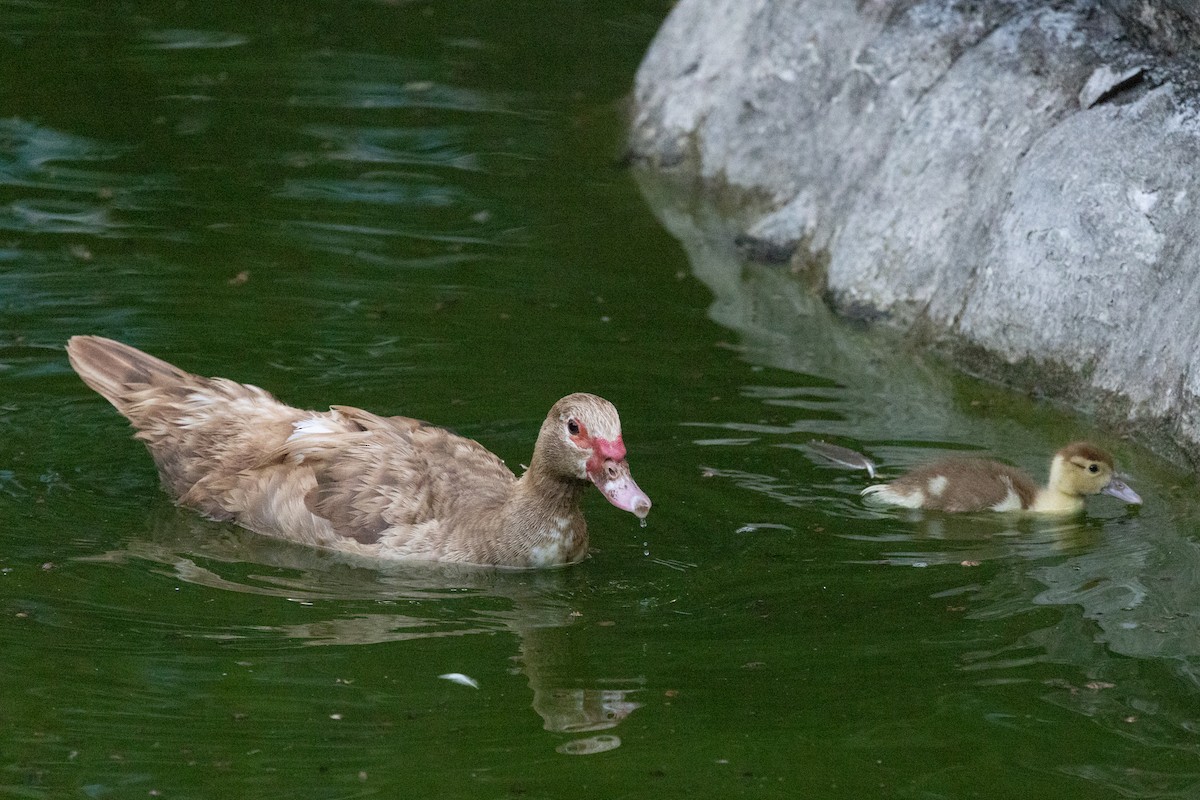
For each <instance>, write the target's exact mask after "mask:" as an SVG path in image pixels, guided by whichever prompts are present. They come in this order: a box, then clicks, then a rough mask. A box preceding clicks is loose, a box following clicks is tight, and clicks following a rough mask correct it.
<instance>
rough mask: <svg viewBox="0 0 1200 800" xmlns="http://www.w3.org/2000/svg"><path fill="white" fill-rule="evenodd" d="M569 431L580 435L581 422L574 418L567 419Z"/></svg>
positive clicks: (574, 434)
mask: <svg viewBox="0 0 1200 800" xmlns="http://www.w3.org/2000/svg"><path fill="white" fill-rule="evenodd" d="M567 433H569V434H571V435H572V436H578V435H579V423H578V422H576V421H575V420H573V419H569V420H567Z"/></svg>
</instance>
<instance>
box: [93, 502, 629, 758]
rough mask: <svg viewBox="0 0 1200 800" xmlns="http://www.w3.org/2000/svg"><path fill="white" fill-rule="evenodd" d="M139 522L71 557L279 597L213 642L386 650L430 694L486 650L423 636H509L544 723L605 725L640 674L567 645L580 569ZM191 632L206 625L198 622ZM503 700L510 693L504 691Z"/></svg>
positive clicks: (565, 729) (162, 519) (490, 686)
mask: <svg viewBox="0 0 1200 800" xmlns="http://www.w3.org/2000/svg"><path fill="white" fill-rule="evenodd" d="M146 527H147V536H139V537H135V538H133V539H130V540H129V541H128V542H126V543H125V544H124V545H123V546H122V547H121V548H120V549H115V550H112V551H109V552H107V553H104V554H100V555H94V556H89V557H85V558H82V559H80V561H83V562H90V563H93V564H127V563H133V564H139V565H141V566H139V567H138V568H139V569H144V568H145V566H144V565H145V563H146V562H149V563H150V564H156V565H161V566H162V567H165V568H166V569H167V570H169V573H168V574H169V575H171V576H172V577H173V578H175V579H177V580H182V581H186V582H188V583H191V584H193V585H197V586H203V587H207V588H208V589H209V590H216V591H221V592H241V593H246V594H249V595H256V596H259V597H263V598H279V599H280V600H281V601H283V602H284V603H285V604H286V606H287V608H286V609H285V610H283V611H281V612H280V613H279V614H278V615H273V614H271V613H270V609H271V608H278V606H272V604H271V603H270V601H266V602H265V603H264V604H258V605H256V606H255V607H256V608H259V609H265V611H260V612H259V613H256V615H255V620H254V623H255V624H254V625H253V626H252V627H251V628H250V629H247V628H246V626H245V625H244V620H242V619H234V620H230V622H229V625H230V627H229V629H228V631H222V632H221V633H219V634H217V635H218V636H220V637H222V638H224V637H225V636H226V635H228V636H229V637H230V638H238V639H242V638H246V637H248V636H249V637H254V638H255V639H259V640H262V641H264V642H269V641H276V640H278V641H279V642H280V643H285V642H293V643H295V644H297V645H301V646H304V647H327V646H331V647H334V648H347V647H350V648H358V647H375V648H387V649H385V650H380V651H379V652H377V653H376V657H377V658H384V659H385V660H389V659H390V658H392V657H393V656H395V657H396V659H397V660H398V661H401V662H403V663H404V664H407V665H410V666H408V667H406V668H405V669H406V671H407V672H406V674H408V675H409V676H410V679H409V680H408V681H406V683H414V682H415V683H416V684H417V685H416V687H415V688H413V689H412V691H414V692H421V691H430V692H436V691H438V683H439V681H438V680H437V678H438V677H439V672H441V671H443V670H445V669H447V668H453V669H456V670H462V671H463V672H465V673H469V674H471V675H473V676H474V677H479V672H480V671H487V670H488V669H489V667H488V666H487V664H486V659H487V658H489V657H488V656H485V655H483V654H484V653H494V652H495V648H494V647H492V646H491V645H489V646H486V647H480V648H467V649H465V650H464V649H462V648H451V649H449V650H446V649H442V648H440V647H439V646H437V645H435V644H431V642H432V641H433V640H439V639H454V638H458V637H463V636H468V637H470V636H479V635H481V634H482V635H483V636H485V637H486V638H487V639H488V640H489V641H495V640H496V639H497V638H498V637H499V638H501V639H503V640H504V641H510V640H511V641H512V643H513V644H512V647H513V651H512V653H511V659H512V662H513V663H514V664H515V669H516V670H517V671H519V672H520V673H522V674H523V675H524V676H525V677H526V679H527V680H528V684H529V689H530V691H531V697H530V704H531V706H532V708H533V710H534V711H535V712H536V713H537V715H538V717H539V718H540V720H541V727H542V728H544V729H545V730H547V731H553V732H557V733H571V734H578V733H583V732H591V731H605V730H609V729H612V728H615V727H616V726H617V725H619V724H620V723H621V721H622V720H624V719H625V718H626V717H627V716H629V714H631V713H633V711H635V710H636V709H638V708H639V707H640V706H641V704H640V703H638V702H636V701H635V700H634V699H633V698H634V697H636V696H637V695H636V693H637V692H639V691H641V690H643V689H644V684H645V678H644V677H642V676H641V675H640V674H638V673H636V672H633V673H629V672H613V671H610V670H608V669H606V668H605V666H604V659H603V656H604V652H602V651H597V650H594V649H589V648H587V647H583V646H581V645H580V644H579V642H580V632H579V631H578V629H577V628H578V626H579V625H581V624H586V623H585V622H583V620H585V619H586V618H587V617H586V616H585V617H582V618H581V617H580V613H579V611H578V609H577V608H576V607H575V606H572V605H570V604H568V602H567V601H565V600H564V597H565V596H566V595H569V594H571V592H570V591H569V587H571V586H573V585H576V584H577V582H579V581H582V580H586V578H585V576H583V575H581V574H580V573H577V572H573V571H568V570H539V571H530V570H522V571H514V570H496V569H489V568H482V567H477V566H471V565H465V564H421V563H413V562H404V561H393V562H383V563H381V562H379V561H377V560H376V561H368V560H366V559H362V558H359V557H356V556H353V555H348V554H346V553H340V552H333V551H328V550H319V549H315V548H311V547H300V546H296V545H293V544H290V543H288V542H282V541H279V540H273V539H269V538H267V537H264V536H257V535H255V534H253V533H250V532H247V531H244V530H241V529H239V528H234V527H232V526H224V525H212V524H210V523H206V522H204V521H203V520H200V519H198V518H196V517H194V516H192V515H190V514H181V513H180V512H179V511H178V510H177V509H173V508H169V507H159V508H157V509H155V511H154V512H153V514H152V518H151V519H149V520H148V524H147V526H146ZM248 565H252V567H253V568H247V567H248ZM296 602H302V603H304V604H305V605H306V606H307V611H306V612H305V614H304V615H303V616H302V617H301V618H300V619H299V620H298V619H297V618H296V616H295V615H294V614H292V613H290V612H291V609H292V607H293V604H294V603H296ZM584 613H587V611H586V607H585V612H584ZM202 635H203V636H206V637H207V636H212V635H213V632H212V630H211V629H210V628H208V627H206V628H205V630H204V633H203V634H202ZM373 652H374V651H373ZM446 652H453V653H457V654H460V655H465V660H464V659H460V658H456V660H454V661H452V662H445V661H444V660H443V659H442V658H441V657H438V656H437V654H439V653H446ZM431 656H434V657H432V658H431ZM501 659H502V660H503V659H504V657H503V656H501ZM422 664H425V666H422ZM493 671H494V670H493ZM422 684H423V685H424V688H422ZM498 688H501V687H498V686H497V685H496V682H495V681H494V680H491V681H489V680H480V686H479V690H480V691H481V692H484V693H488V692H492V691H495V690H497V689H498ZM488 702H493V701H488ZM505 702H516V703H518V704H519V702H520V701H519V699H518V698H517V697H516V696H510V697H508V699H507V700H506V701H505ZM531 724H533V725H536V722H534V723H531ZM606 741H608V740H606ZM581 746H582V745H581Z"/></svg>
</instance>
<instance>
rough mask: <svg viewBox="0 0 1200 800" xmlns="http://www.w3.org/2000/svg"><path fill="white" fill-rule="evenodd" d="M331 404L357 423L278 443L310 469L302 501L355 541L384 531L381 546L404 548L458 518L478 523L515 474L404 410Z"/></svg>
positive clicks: (487, 520) (491, 514)
mask: <svg viewBox="0 0 1200 800" xmlns="http://www.w3.org/2000/svg"><path fill="white" fill-rule="evenodd" d="M336 411H337V412H338V413H339V414H341V415H344V416H345V417H347V418H348V419H349V420H350V421H352V422H353V423H354V424H356V425H358V426H359V427H360V428H361V431H360V432H359V433H356V434H352V435H346V434H338V435H331V436H325V435H321V434H313V435H307V436H296V437H294V438H293V439H292V440H291V441H289V442H288V443H287V444H286V445H284V447H283V448H281V450H282V451H283V453H282V454H283V455H284V457H286V458H289V459H293V460H298V461H299V462H300V463H302V464H303V465H305V466H306V467H308V468H309V469H311V470H312V473H313V476H314V478H315V481H316V485H315V487H314V488H313V489H312V491H310V492H309V493H308V494H307V495H306V496H305V498H304V503H305V505H306V506H307V508H308V509H309V511H311V512H312V513H313V514H315V515H316V516H318V517H321V518H323V519H326V520H328V521H329V523H330V525H332V527H333V530H334V531H335V532H336V533H337V535H339V536H343V537H346V538H350V539H354V540H356V541H358V542H361V543H363V544H375V543H377V542H379V541H380V540H381V539H382V538H384V537H385V536H386V537H387V538H388V546H389V548H396V549H404V548H405V547H406V546H407V545H406V542H407V540H410V539H414V540H415V539H416V538H429V537H421V534H422V533H428V532H430V530H431V529H436V528H442V527H458V524H457V523H458V521H459V520H462V519H475V520H477V521H479V523H480V524H481V525H483V526H484V527H486V526H487V525H488V524H491V523H492V522H493V521H494V520H495V519H496V512H498V511H499V509H500V507H501V506H502V505H503V504H504V502H505V501H506V500H507V499H508V496H509V493H510V491H511V487H512V485H513V483H514V482H515V480H516V478H515V476H514V475H513V474H512V472H511V471H510V470H509V469H508V468H507V467H506V466H504V463H503V462H502V461H501V460H500V459H499V458H497V457H496V456H495V455H493V454H492V453H490V452H489V451H488V450H486V449H485V448H484V447H483V446H482V445H480V444H478V443H477V442H474V441H472V440H470V439H466V438H463V437H461V436H458V435H455V434H453V433H450V432H449V431H447V430H445V429H443V428H438V427H436V426H433V425H428V424H426V423H423V422H420V421H419V420H414V419H409V418H407V417H379V416H376V415H374V414H371V413H369V412H366V411H362V410H361V409H355V408H349V407H345V406H337V407H336Z"/></svg>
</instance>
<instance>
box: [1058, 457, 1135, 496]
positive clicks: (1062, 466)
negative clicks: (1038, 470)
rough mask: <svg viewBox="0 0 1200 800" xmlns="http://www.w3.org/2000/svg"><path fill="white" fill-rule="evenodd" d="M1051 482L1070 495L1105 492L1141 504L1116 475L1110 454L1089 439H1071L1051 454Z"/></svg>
mask: <svg viewBox="0 0 1200 800" xmlns="http://www.w3.org/2000/svg"><path fill="white" fill-rule="evenodd" d="M1050 486H1051V488H1053V489H1056V490H1058V491H1059V492H1062V493H1063V494H1065V495H1067V496H1069V497H1084V496H1086V495H1089V494H1108V495H1112V496H1113V497H1116V498H1119V499H1121V500H1124V501H1125V502H1126V503H1131V504H1134V505H1141V502H1142V498H1141V497H1139V496H1138V493H1137V492H1135V491H1134V490H1133V489H1130V488H1129V487H1128V486H1126V485H1125V482H1124V481H1122V480H1121V479H1120V478H1118V477H1117V475H1116V468H1115V466H1114V465H1113V459H1112V456H1111V455H1109V454H1108V453H1107V452H1105V451H1104V450H1101V449H1100V448H1099V447H1096V446H1095V445H1093V444H1089V443H1088V442H1073V443H1072V444H1069V445H1067V446H1066V447H1064V448H1063V449H1061V450H1059V451H1058V452H1057V453H1055V454H1054V460H1053V461H1052V462H1051V463H1050Z"/></svg>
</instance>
